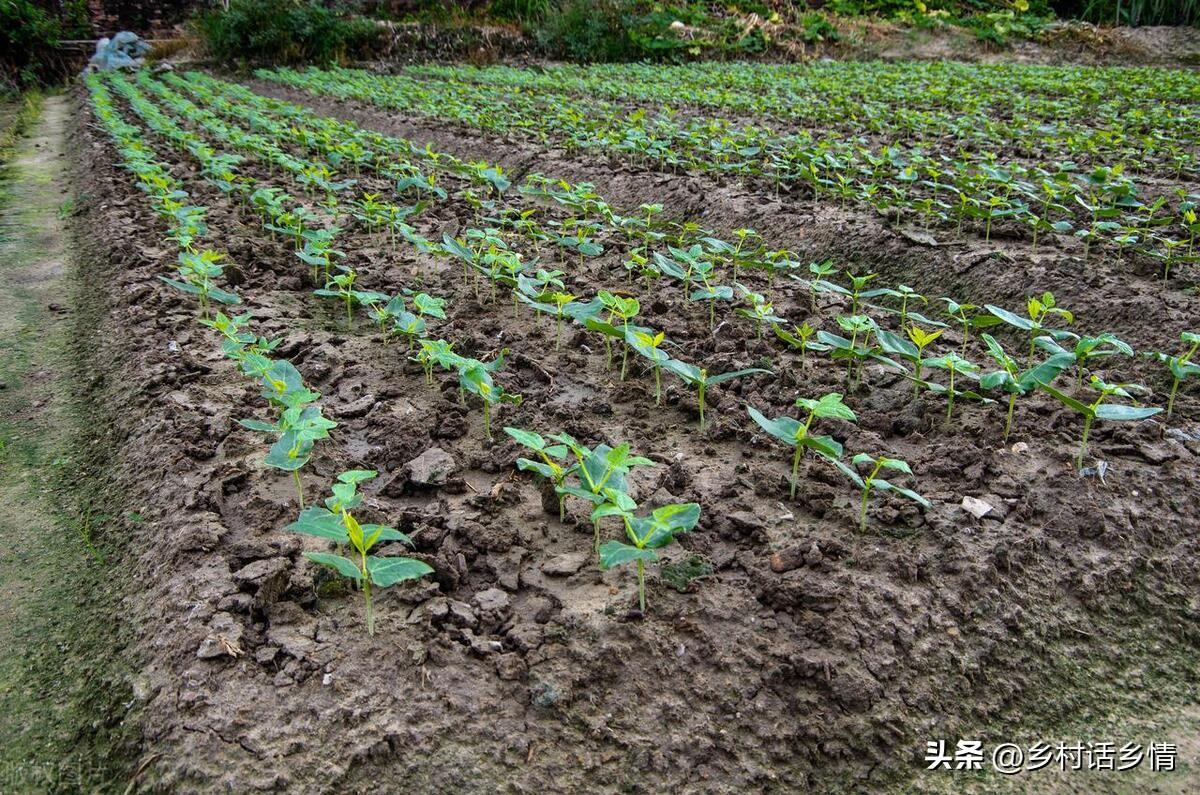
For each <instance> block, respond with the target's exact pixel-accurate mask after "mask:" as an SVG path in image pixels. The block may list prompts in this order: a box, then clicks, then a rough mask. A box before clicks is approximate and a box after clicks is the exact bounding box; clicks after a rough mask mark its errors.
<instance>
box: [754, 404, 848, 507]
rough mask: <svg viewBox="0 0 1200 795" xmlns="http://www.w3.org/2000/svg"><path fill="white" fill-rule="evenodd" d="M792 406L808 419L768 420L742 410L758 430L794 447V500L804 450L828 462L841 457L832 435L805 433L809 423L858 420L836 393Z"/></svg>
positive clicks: (840, 448) (760, 415)
mask: <svg viewBox="0 0 1200 795" xmlns="http://www.w3.org/2000/svg"><path fill="white" fill-rule="evenodd" d="M796 406H797V407H798V408H802V409H805V410H806V411H807V412H808V416H807V417H805V419H804V422H800V421H799V420H794V419H792V418H791V417H787V416H784V417H778V418H776V419H773V420H772V419H769V418H767V417H766V416H765V415H763V414H762V412H760V411H759V410H758V409H756V408H754V407H753V406H746V411H747V412H748V413H749V414H750V418H751V419H753V420H754V421H755V422H757V423H758V425H759V427H761V428H762V429H763V430H764V431H766V432H767V433H769V434H770V435H771V436H773V437H775V438H776V439H778V440H779V441H781V442H783V443H784V444H786V445H788V446H790V447H794V448H795V449H794V451H793V453H792V490H791V499H793V500H794V499H796V484H797V482H798V479H799V469H800V458H801V457H802V456H803V455H804V451H805V450H806V449H809V448H812V450H813V451H814V452H816V453H817V454H818V455H822V456H824V457H825V458H828V459H829V460H831V461H837V460H838V459H839V458H841V457H842V445H841V444H840V443H838V442H837V441H836V440H835V439H834V438H833V437H832V436H813V435H811V434H810V433H809V428H811V427H812V424H813V421H814V420H816V419H819V418H824V417H830V418H835V419H839V420H846V421H847V422H856V421H857V420H858V418H857V417H856V416H855V415H854V412H853V411H851V410H850V407H849V406H847V405H846V404H845V403H843V402H842V396H841V395H840V394H838V393H837V392H831V393H829V394H827V395H824V396H823V397H821V398H820V399H818V400H813V399H811V398H799V399H797V400H796Z"/></svg>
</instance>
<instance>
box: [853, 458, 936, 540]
mask: <svg viewBox="0 0 1200 795" xmlns="http://www.w3.org/2000/svg"><path fill="white" fill-rule="evenodd" d="M850 463H851V464H853V465H854V466H855V467H862V466H869V467H871V472H870V474H868V475H867V476H866V477H861V476H860V475H859V474H858V473H857V472H855V471H854V470H851V469H849V468H846V469H845V470H843V471H844V472H846V473H847V474H850V475H853V478H852V479H853V480H855V481H856V482H857V483H858V485H859V486H861V487H862V502H861V503H860V504H859V511H858V530H859V532H860V533H865V532H866V530H867V501H868V500H869V499H870V497H871V492H872V491H874V490H875V489H878V490H880V491H894V492H896V493H897V494H900V495H903V496H905V497H907V498H908V499H910V500H912V501H913V502H916V503H918V504H919V505H922V506H924V507H926V508H928V507H929V505H930V503H929V500H927V499H925V498H924V497H922V496H921V495H920V494H918V493H917V492H915V491H913V490H912V489H906V488H904V487H903V486H897V485H896V484H894V483H892V482H891V481H887V480H884V479H883V478H881V477H879V473H880V472H882V471H883V470H892V471H894V472H903V473H904V474H906V475H911V474H912V473H913V472H912V469H911V468H909V466H908V463H907V462H905V461H903V460H901V459H899V458H887V457H885V456H880V457H879V458H875V457H873V456H871V455H870V454H868V453H859V454H858V455H856V456H854V458H852V459H851V460H850Z"/></svg>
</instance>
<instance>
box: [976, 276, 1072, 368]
mask: <svg viewBox="0 0 1200 795" xmlns="http://www.w3.org/2000/svg"><path fill="white" fill-rule="evenodd" d="M984 308H985V309H987V311H988V312H990V313H991V314H992V315H994V316H995V317H997V318H999V319H1000V320H1002V321H1004V322H1005V323H1007V324H1008V325H1010V326H1012V327H1013V328H1017V329H1020V330H1022V331H1026V332H1028V333H1029V355H1030V356H1032V355H1033V348H1034V344H1035V343H1034V340H1035V339H1036V338H1037V337H1038V336H1041V335H1043V334H1045V335H1048V336H1050V337H1052V338H1053V339H1055V340H1065V339H1069V338H1074V337H1075V335H1074V334H1072V333H1071V332H1069V331H1064V330H1062V329H1054V328H1050V327H1049V325H1048V323H1049V321H1050V319H1051V318H1054V317H1058V318H1061V319H1062V320H1063V322H1065V323H1066V324H1067V325H1070V324H1071V323H1073V322H1074V321H1075V316H1074V315H1073V314H1071V313H1070V312H1069V311H1068V310H1066V309H1063V308H1062V307H1060V306H1058V304H1057V302H1055V300H1054V294H1053V293H1049V292H1046V293H1042V297H1041V298H1038V297H1036V296H1035V297H1033V298H1030V299H1029V301H1028V303H1027V304H1026V312H1027V313H1028V315H1029V316H1028V317H1021V316H1020V315H1015V314H1013V313H1012V312H1009V311H1008V310H1007V309H1002V308H1000V307H998V306H993V305H992V304H987V305H986V306H985V307H984Z"/></svg>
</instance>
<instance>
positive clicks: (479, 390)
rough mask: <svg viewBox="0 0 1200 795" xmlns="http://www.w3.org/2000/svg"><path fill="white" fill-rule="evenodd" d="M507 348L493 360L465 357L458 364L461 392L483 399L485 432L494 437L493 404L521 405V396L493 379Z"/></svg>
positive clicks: (488, 436)
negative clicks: (486, 360) (506, 390)
mask: <svg viewBox="0 0 1200 795" xmlns="http://www.w3.org/2000/svg"><path fill="white" fill-rule="evenodd" d="M507 352H508V350H507V349H505V350H504V351H501V353H500V355H499V356H498V357H497V358H496V359H494V360H493V361H491V362H481V361H479V360H478V359H463V360H462V362H461V363H460V364H459V365H458V387H459V390H460V392H461V393H464V394H465V393H466V392H470V393H472V394H473V395H477V396H478V397H479V398H480V400H482V401H483V434H484V436H486V437H487V438H488V439H491V438H492V406H498V405H500V404H502V403H511V404H513V405H516V406H519V405H520V404H521V396H520V395H518V394H515V393H512V392H505V391H504V388H503V387H500V386H497V385H496V382H495V381H494V380H493V379H492V373H493V372H495V371H496V370H499V369H500V367H501V366H502V365H503V363H504V356H505V354H506V353H507Z"/></svg>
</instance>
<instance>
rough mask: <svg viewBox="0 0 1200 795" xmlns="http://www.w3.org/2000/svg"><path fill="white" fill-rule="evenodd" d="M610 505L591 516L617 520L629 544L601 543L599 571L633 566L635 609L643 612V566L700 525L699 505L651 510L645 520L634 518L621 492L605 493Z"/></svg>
mask: <svg viewBox="0 0 1200 795" xmlns="http://www.w3.org/2000/svg"><path fill="white" fill-rule="evenodd" d="M609 492H610V495H611V497H612V498H613V500H614V501H613V502H605V503H604V504H603V505H600V506H598V507H597V508H596V510H595V511H593V512H592V518H593V520H595V521H598V520H599V519H600V518H602V517H605V516H619V517H621V520H622V522H623V523H624V525H625V536H626V538H627V539H628V540H629V542H630V543H628V544H626V543H624V542H622V541H605V542H604V543H603V544H602V545H601V546H600V549H599V555H600V568H602V569H605V570H608V569H612V568H615V567H617V566H624V565H626V564H628V563H636V564H637V579H638V608H639V609H640V610H641V612H642V613H645V612H646V563H647V562H651V563H654V562H656V561H657V560H658V553H657V552H655V550H657V549H662V548H663V547H665V546H667V545H668V544H670V543H671V542H673V541H675V540H676V536H678V535H679V534H680V533H686V532H688V531H690V530H691V529H692V528H694V527H695V526H696V524H697V523H698V522H699V521H700V505H699V504H698V503H694V502H688V503H674V504H671V505H664V506H662V507H661V508H657V509H655V510H654V511H653V512H652V513H651V514H650V515H649V516H636V515H635V514H634V513H633V511H635V510H636V509H637V504H636V503H634V501H633V500H632V499H630V497H629V495H628V494H625V493H624V492H619V491H615V490H613V489H609Z"/></svg>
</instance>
